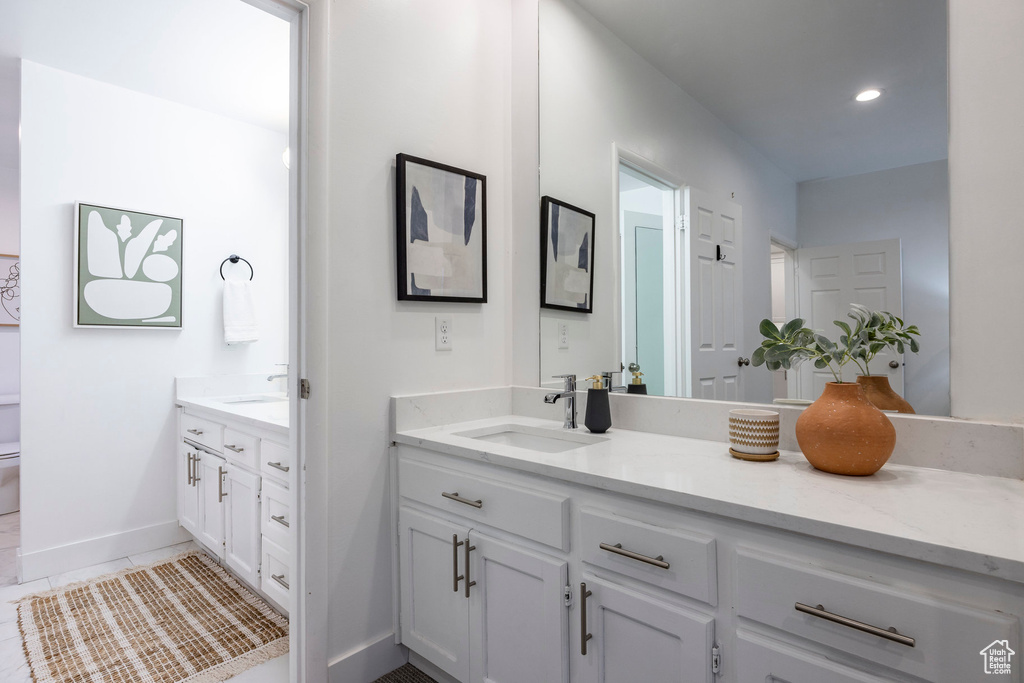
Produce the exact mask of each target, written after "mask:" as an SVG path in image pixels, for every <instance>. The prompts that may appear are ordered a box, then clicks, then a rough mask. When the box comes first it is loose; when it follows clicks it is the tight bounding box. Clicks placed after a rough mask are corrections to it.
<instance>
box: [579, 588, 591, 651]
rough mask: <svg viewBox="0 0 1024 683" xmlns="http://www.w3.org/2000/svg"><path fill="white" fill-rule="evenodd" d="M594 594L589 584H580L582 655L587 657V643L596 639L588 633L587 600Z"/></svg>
mask: <svg viewBox="0 0 1024 683" xmlns="http://www.w3.org/2000/svg"><path fill="white" fill-rule="evenodd" d="M593 594H594V593H593V592H592V591H588V590H587V584H585V583H581V584H580V654H581V655H583V656H584V657H586V656H587V641H588V640H590V639H591V638H593V637H594V634H593V633H587V598H589V597H590V596H591V595H593Z"/></svg>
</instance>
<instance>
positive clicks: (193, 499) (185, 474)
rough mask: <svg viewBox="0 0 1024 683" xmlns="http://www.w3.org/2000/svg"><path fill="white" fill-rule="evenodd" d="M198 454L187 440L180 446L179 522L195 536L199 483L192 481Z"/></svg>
mask: <svg viewBox="0 0 1024 683" xmlns="http://www.w3.org/2000/svg"><path fill="white" fill-rule="evenodd" d="M197 455H198V451H197V450H196V449H194V448H192V447H191V446H189V445H188V444H186V443H185V442H182V443H181V444H180V445H179V446H178V523H179V524H181V526H182V527H183V528H184V529H185V530H186V531H188V532H189V533H190V534H192V535H193V536H196V535H198V534H199V483H198V482H193V481H192V475H193V474H195V473H196V470H198V466H197V464H196V463H195V462H194V460H195V458H196V457H197Z"/></svg>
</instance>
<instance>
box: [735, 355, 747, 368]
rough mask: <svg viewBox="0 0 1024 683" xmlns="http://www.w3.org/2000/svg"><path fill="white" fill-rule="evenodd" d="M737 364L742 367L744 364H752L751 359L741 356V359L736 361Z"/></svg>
mask: <svg viewBox="0 0 1024 683" xmlns="http://www.w3.org/2000/svg"><path fill="white" fill-rule="evenodd" d="M736 364H737V365H739V366H740V367H741V368H742V367H743V366H744V365H750V359H749V358H744V357H743V356H740V358H739V360H738V361H736Z"/></svg>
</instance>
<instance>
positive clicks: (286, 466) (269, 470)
mask: <svg viewBox="0 0 1024 683" xmlns="http://www.w3.org/2000/svg"><path fill="white" fill-rule="evenodd" d="M291 466H292V452H291V449H290V448H289V447H288V446H285V445H284V444H279V443H277V442H276V441H267V440H266V439H264V440H263V443H262V444H260V472H262V473H263V475H264V476H266V477H272V478H274V479H276V480H277V481H279V482H281V483H282V484H284V485H285V486H286V487H287V486H288V471H289V470H290V469H291Z"/></svg>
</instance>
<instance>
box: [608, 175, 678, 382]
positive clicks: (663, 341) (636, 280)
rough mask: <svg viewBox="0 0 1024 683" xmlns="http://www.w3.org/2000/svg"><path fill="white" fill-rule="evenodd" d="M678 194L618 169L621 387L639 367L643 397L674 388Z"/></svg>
mask: <svg viewBox="0 0 1024 683" xmlns="http://www.w3.org/2000/svg"><path fill="white" fill-rule="evenodd" d="M678 194H679V193H678V190H677V188H674V187H672V186H670V185H668V184H666V183H664V182H662V181H660V180H658V179H656V178H654V177H652V176H650V175H648V174H647V173H645V172H643V171H642V170H640V169H639V168H637V167H636V166H634V165H633V164H628V163H625V162H621V161H620V163H619V194H618V200H619V246H620V252H619V253H620V261H621V262H620V271H619V272H620V273H621V287H622V290H621V292H620V296H621V302H622V310H621V315H622V318H621V320H622V326H621V329H622V338H621V344H622V346H621V348H622V353H621V357H620V364H621V369H622V370H623V371H624V373H623V383H624V384H625V383H626V382H627V381H629V380H628V379H627V378H628V377H629V375H628V372H629V371H630V368H631V367H636V366H638V367H639V371H640V372H642V373H643V375H642V376H641V379H642V380H643V382H644V383H645V384H646V385H647V393H648V394H651V395H654V396H677V395H679V394H678V391H679V386H680V381H679V380H680V375H679V367H678V366H679V363H678V359H679V358H680V357H681V354H680V349H679V340H680V335H679V319H680V316H679V315H678V306H677V301H678V299H679V297H678V293H679V283H680V282H681V281H682V278H681V275H680V273H679V272H678V271H679V267H678V266H679V264H680V260H679V257H678V240H677V238H676V230H675V226H676V220H675V217H676V216H677V215H678V203H677V202H678Z"/></svg>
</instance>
